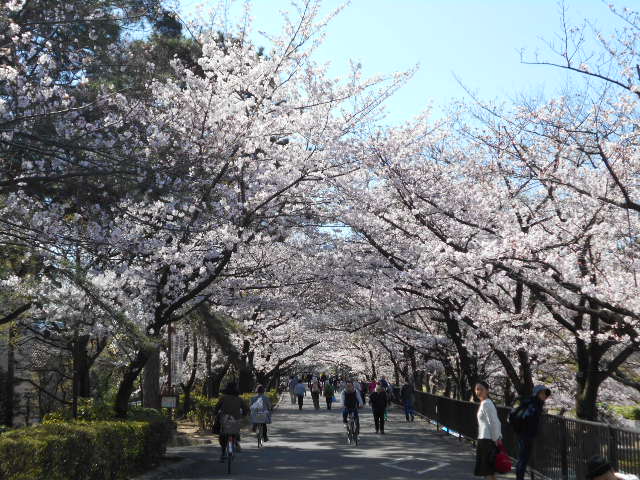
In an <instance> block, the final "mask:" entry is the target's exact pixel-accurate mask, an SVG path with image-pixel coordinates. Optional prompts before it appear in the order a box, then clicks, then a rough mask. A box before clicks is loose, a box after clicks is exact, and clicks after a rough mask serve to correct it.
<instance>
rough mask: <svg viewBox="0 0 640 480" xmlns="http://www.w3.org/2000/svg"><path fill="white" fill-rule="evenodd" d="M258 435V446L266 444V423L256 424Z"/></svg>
mask: <svg viewBox="0 0 640 480" xmlns="http://www.w3.org/2000/svg"><path fill="white" fill-rule="evenodd" d="M256 437H257V438H258V448H260V447H262V445H264V423H258V424H257V425H256Z"/></svg>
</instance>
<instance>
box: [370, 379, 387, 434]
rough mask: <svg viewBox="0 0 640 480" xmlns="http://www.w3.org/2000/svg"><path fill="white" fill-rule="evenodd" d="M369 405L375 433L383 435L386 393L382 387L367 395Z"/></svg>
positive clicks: (379, 386)
mask: <svg viewBox="0 0 640 480" xmlns="http://www.w3.org/2000/svg"><path fill="white" fill-rule="evenodd" d="M369 405H371V410H373V423H374V424H375V426H376V433H378V432H380V434H381V435H384V420H385V418H384V413H385V410H386V408H387V393H386V392H385V391H384V388H382V385H378V386H377V387H376V391H375V392H373V393H371V395H369Z"/></svg>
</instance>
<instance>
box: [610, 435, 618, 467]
mask: <svg viewBox="0 0 640 480" xmlns="http://www.w3.org/2000/svg"><path fill="white" fill-rule="evenodd" d="M608 431H609V462H610V463H611V466H612V467H613V469H614V470H615V471H616V472H617V471H618V432H617V431H616V429H615V428H611V425H609V428H608Z"/></svg>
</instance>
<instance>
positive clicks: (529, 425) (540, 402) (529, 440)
mask: <svg viewBox="0 0 640 480" xmlns="http://www.w3.org/2000/svg"><path fill="white" fill-rule="evenodd" d="M550 396H551V390H549V389H548V388H547V387H545V386H544V385H537V386H536V387H534V388H533V392H532V393H531V396H529V397H524V398H521V399H520V400H519V402H520V404H519V405H518V407H517V408H515V409H514V410H512V414H510V415H509V421H510V423H511V425H512V426H513V427H514V430H516V433H517V434H518V463H517V464H516V480H524V476H525V474H526V472H527V464H528V463H529V458H531V452H532V450H533V443H534V440H535V438H536V436H537V435H538V427H539V425H540V418H541V417H542V411H543V408H544V402H546V401H547V398H549V397H550ZM514 416H515V417H516V418H515V420H517V421H514V419H513V417H514Z"/></svg>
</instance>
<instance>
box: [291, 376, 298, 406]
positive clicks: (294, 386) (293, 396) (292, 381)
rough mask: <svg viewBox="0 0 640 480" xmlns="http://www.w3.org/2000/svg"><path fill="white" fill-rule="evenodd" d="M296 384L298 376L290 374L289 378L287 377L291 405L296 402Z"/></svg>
mask: <svg viewBox="0 0 640 480" xmlns="http://www.w3.org/2000/svg"><path fill="white" fill-rule="evenodd" d="M296 385H298V377H296V376H295V375H291V378H290V379H289V396H290V397H291V405H295V404H296V393H295V389H296Z"/></svg>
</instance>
